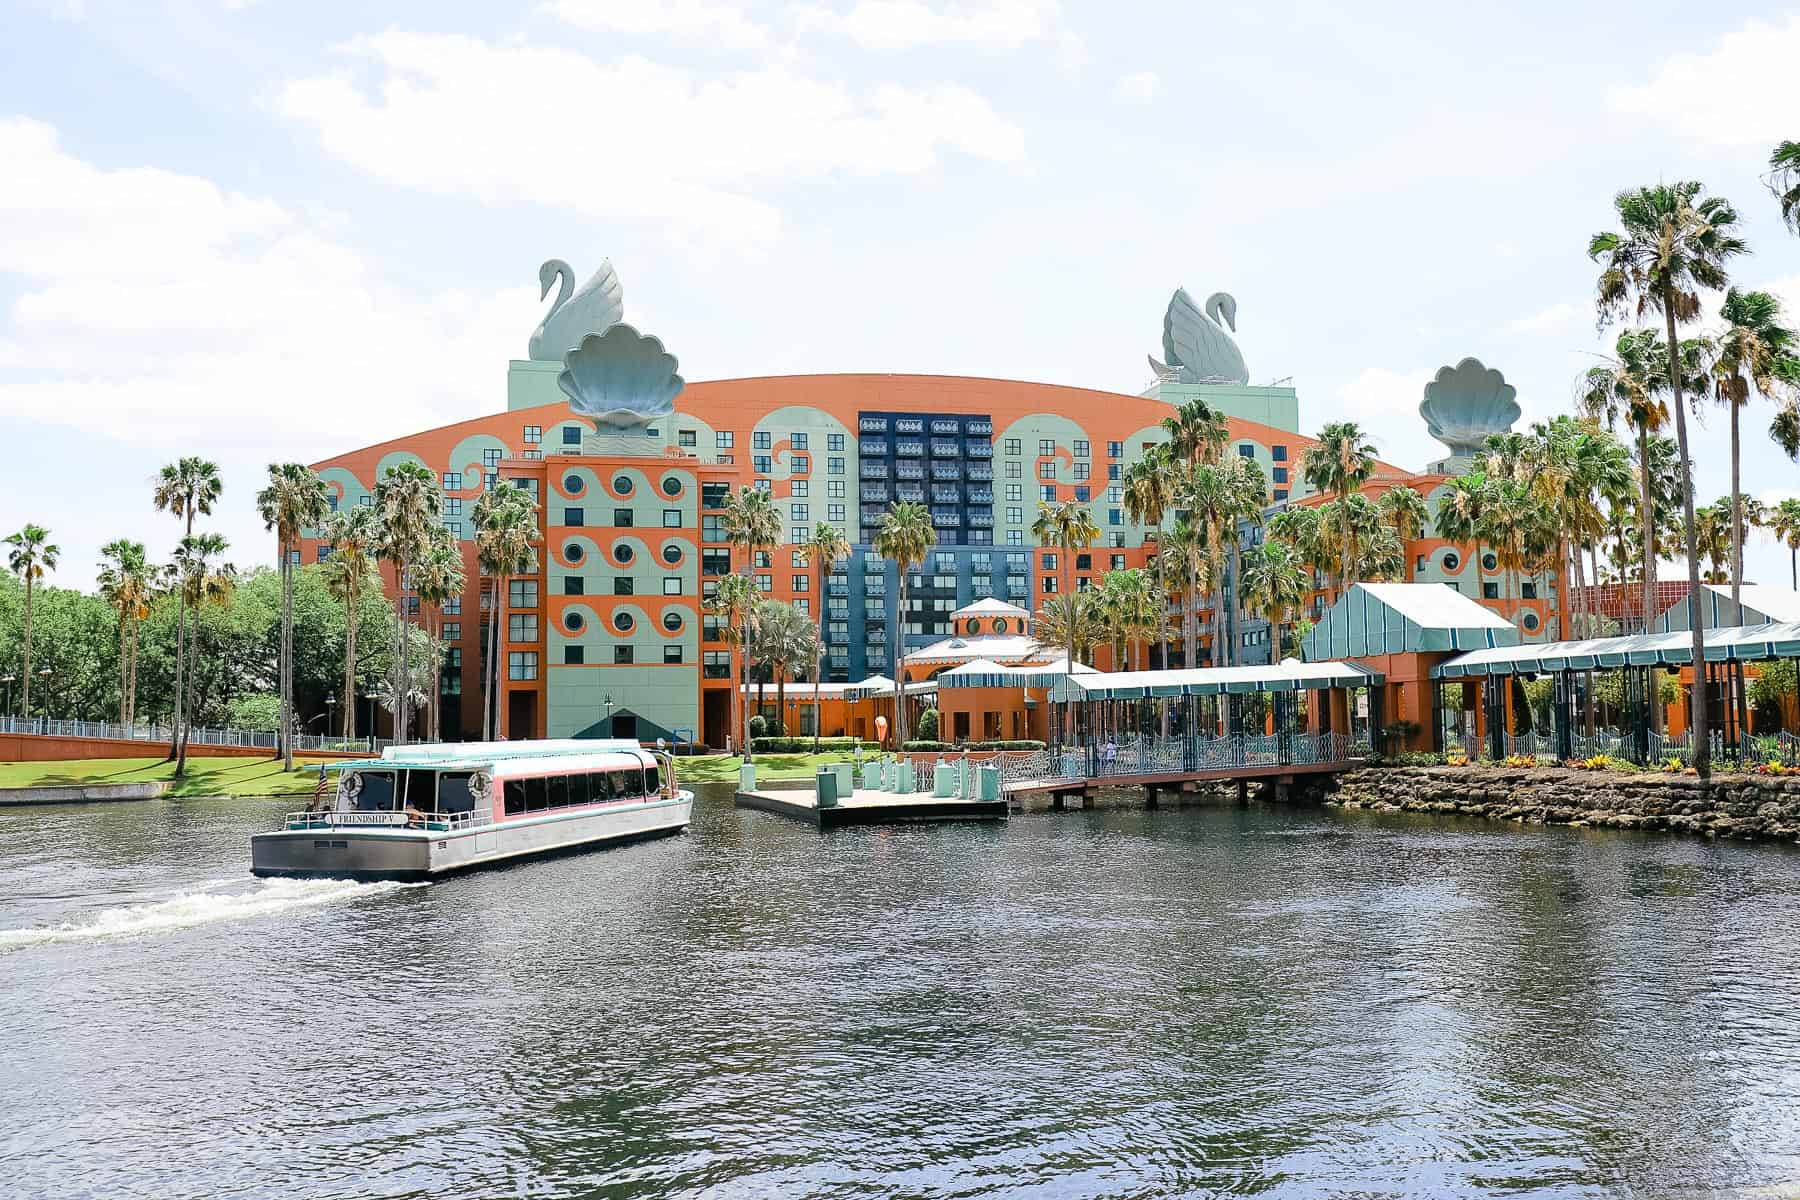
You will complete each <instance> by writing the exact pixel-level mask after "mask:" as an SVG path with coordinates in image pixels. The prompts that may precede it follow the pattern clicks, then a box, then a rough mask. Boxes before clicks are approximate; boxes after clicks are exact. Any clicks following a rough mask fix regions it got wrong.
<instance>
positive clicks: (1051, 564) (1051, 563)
mask: <svg viewBox="0 0 1800 1200" xmlns="http://www.w3.org/2000/svg"><path fill="white" fill-rule="evenodd" d="M1043 566H1044V570H1046V571H1054V570H1056V555H1054V554H1046V555H1044V557H1043Z"/></svg>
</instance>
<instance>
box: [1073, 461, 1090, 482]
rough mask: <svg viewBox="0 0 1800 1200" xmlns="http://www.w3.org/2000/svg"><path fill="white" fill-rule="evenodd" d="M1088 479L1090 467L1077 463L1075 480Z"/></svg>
mask: <svg viewBox="0 0 1800 1200" xmlns="http://www.w3.org/2000/svg"><path fill="white" fill-rule="evenodd" d="M1087 477H1088V465H1087V464H1086V463H1084V462H1078V463H1076V464H1075V478H1077V479H1086V478H1087Z"/></svg>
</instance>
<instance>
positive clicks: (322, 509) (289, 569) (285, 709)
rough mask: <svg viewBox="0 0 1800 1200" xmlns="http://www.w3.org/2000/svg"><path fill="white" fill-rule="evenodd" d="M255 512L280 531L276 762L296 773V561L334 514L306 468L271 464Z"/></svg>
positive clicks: (320, 483) (317, 480)
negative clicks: (306, 535)
mask: <svg viewBox="0 0 1800 1200" xmlns="http://www.w3.org/2000/svg"><path fill="white" fill-rule="evenodd" d="M256 511H257V512H258V513H259V514H261V516H262V519H263V528H265V529H271V530H274V532H275V548H276V553H277V554H278V555H279V556H280V562H281V647H280V653H279V657H278V659H277V661H278V663H279V668H278V670H279V672H280V676H281V679H280V683H279V685H278V688H277V691H278V693H279V695H280V696H281V724H280V727H279V729H278V730H277V731H276V736H275V742H276V751H275V753H276V757H278V758H280V759H281V764H282V768H283V769H284V770H288V771H291V770H293V769H294V725H295V720H294V559H295V558H297V557H298V556H299V553H300V536H301V534H302V533H303V532H304V531H305V530H308V529H316V528H317V527H318V526H320V525H322V524H324V522H325V516H326V514H327V513H328V512H330V511H331V505H330V503H329V501H328V500H327V499H326V488H325V481H324V480H323V479H320V478H319V477H318V476H317V475H315V474H313V472H312V470H311V469H310V468H308V467H306V466H305V465H303V464H301V463H296V462H290V463H270V464H269V482H268V484H267V485H266V486H265V487H264V488H263V490H262V491H260V492H258V493H257V494H256Z"/></svg>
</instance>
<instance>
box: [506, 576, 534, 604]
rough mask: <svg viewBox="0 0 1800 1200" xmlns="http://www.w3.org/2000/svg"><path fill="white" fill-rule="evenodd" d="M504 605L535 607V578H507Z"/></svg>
mask: <svg viewBox="0 0 1800 1200" xmlns="http://www.w3.org/2000/svg"><path fill="white" fill-rule="evenodd" d="M506 605H507V607H508V608H536V607H537V606H538V585H537V580H535V579H509V580H507V581H506Z"/></svg>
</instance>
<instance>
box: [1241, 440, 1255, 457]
mask: <svg viewBox="0 0 1800 1200" xmlns="http://www.w3.org/2000/svg"><path fill="white" fill-rule="evenodd" d="M1238 457H1239V458H1255V457H1256V447H1255V446H1252V445H1251V444H1250V443H1249V442H1239V443H1238Z"/></svg>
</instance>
